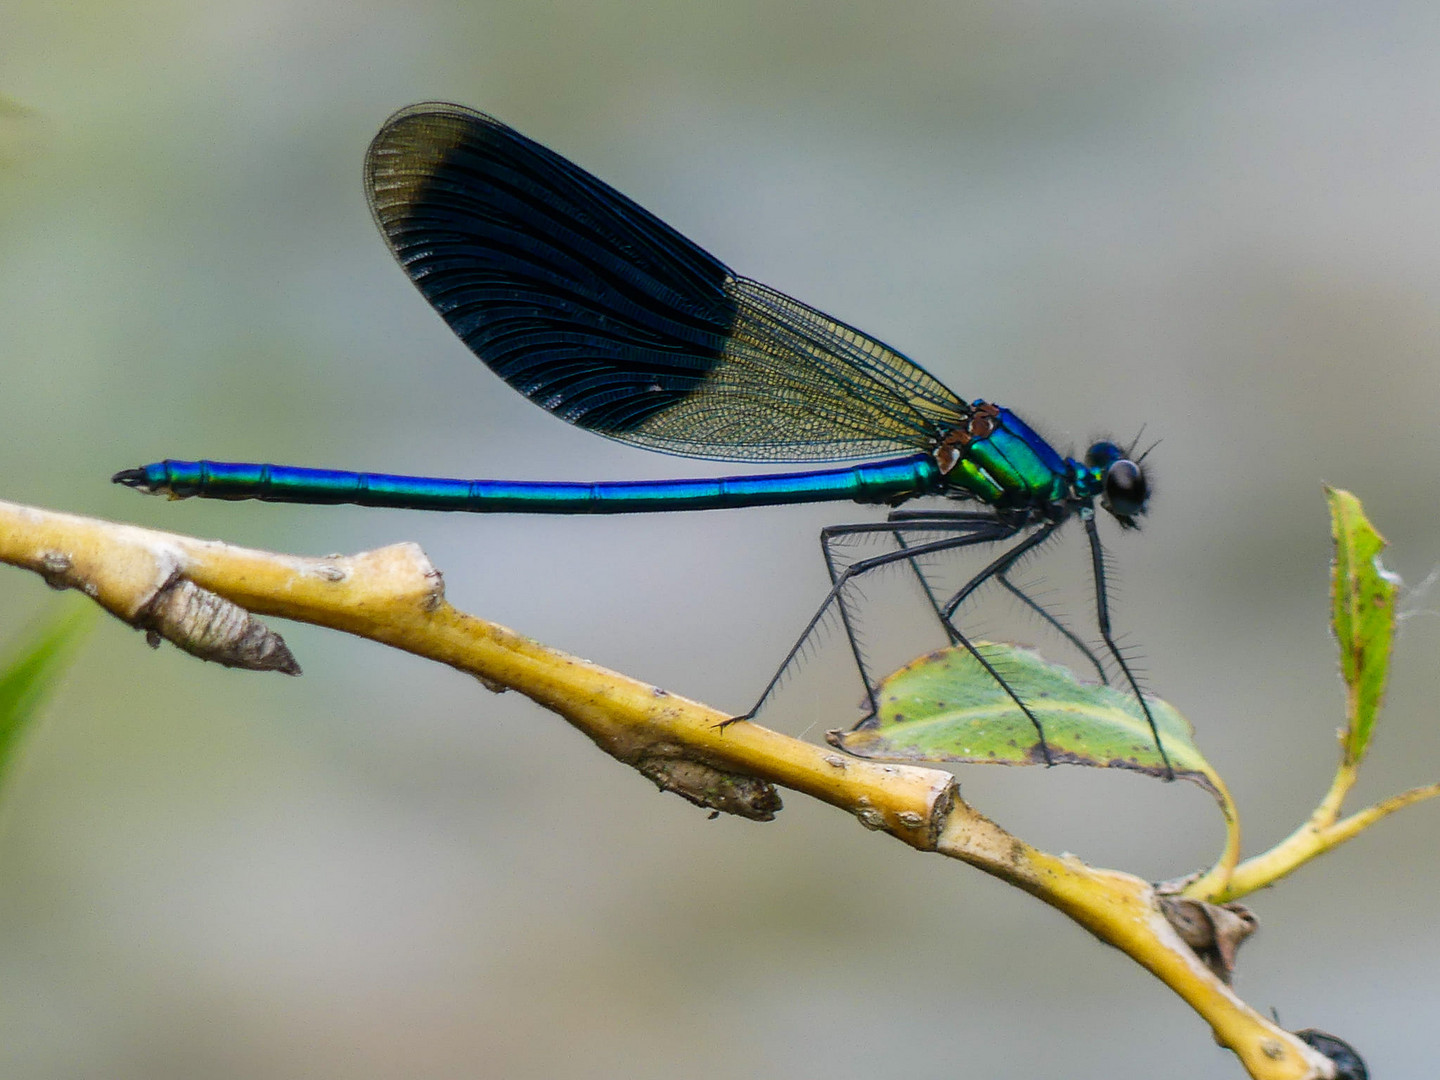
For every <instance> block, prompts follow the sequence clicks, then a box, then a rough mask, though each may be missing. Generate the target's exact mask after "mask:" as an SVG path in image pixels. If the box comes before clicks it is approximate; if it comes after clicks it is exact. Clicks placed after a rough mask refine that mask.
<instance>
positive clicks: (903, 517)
mask: <svg viewBox="0 0 1440 1080" xmlns="http://www.w3.org/2000/svg"><path fill="white" fill-rule="evenodd" d="M973 514H975V511H963V510H962V511H949V512H948V514H947V512H946V511H934V510H931V511H926V510H919V511H916V510H897V511H895V512H894V513H893V514H891V515H890V520H891V521H918V520H947V519H949V517H950V516H952V515H973ZM986 516H987V517H988V515H986ZM895 542H896V544H898V545H899V546H900V547H902V548H903V547H905V546H906V543H905V537H904V536H903V535H902V534H901V533H900V532H899V531H898V530H896V532H895ZM910 565H911V567H912V568H913V569H914V571H915V576H916V577H917V578H919V579H920V585H921V588H923V589H924V590H925V596H926V598H927V599H928V600H929V601H930V606H931V608H932V609H933V610H934V612H935V616H936V618H938V619H939V620H940V626H941V628H942V629H943V630H944V631H945V635H946V636H947V637H948V638H949V639H950V644H952V645H959V644H960V641H959V639H958V637H957V636H956V633H955V627H954V626H952V625H951V623H950V620H949V619H947V618H946V617H945V613H944V612H943V611H942V610H941V609H940V601H939V599H938V598H937V597H936V595H935V590H934V589H933V588H932V587H931V585H930V580H929V578H927V577H926V576H925V572H924V571H923V570H921V568H920V563H919V560H918V559H912V560H911V561H910ZM1009 575H1010V571H1009V570H1008V569H1007V570H1002V571H1000V572H999V573H997V574H996V575H995V577H996V578H998V579H999V581H1000V584H1001V585H1003V586H1004V587H1005V588H1006V589H1007V590H1008V591H1009V592H1010V594H1011V595H1012V596H1014V597H1015V598H1016V599H1017V600H1019V601H1020V602H1021V603H1022V604H1024V605H1025V606H1026V607H1028V608H1029V609H1030V610H1031V611H1033V612H1034V613H1035V614H1036V615H1038V616H1040V618H1042V619H1044V620H1045V622H1046V623H1048V624H1049V625H1050V627H1051V628H1052V629H1053V630H1054V631H1055V632H1056V633H1057V634H1059V635H1060V636H1061V637H1063V638H1064V639H1065V640H1066V641H1068V642H1070V644H1071V645H1073V646H1075V648H1076V649H1077V650H1078V651H1079V652H1080V654H1081V655H1082V656H1084V657H1085V659H1086V660H1088V661H1090V664H1091V666H1092V667H1094V668H1095V673H1096V675H1098V676H1099V678H1100V682H1101V683H1103V684H1105V685H1107V686H1108V685H1109V683H1110V677H1109V675H1108V674H1107V673H1106V671H1105V665H1104V664H1102V663H1100V659H1099V657H1097V656H1096V655H1095V652H1094V650H1092V649H1091V648H1090V646H1089V645H1087V644H1085V642H1084V641H1082V640H1081V639H1080V637H1079V636H1078V635H1077V634H1076V633H1075V632H1074V631H1073V630H1071V629H1070V628H1069V627H1068V626H1066V625H1065V624H1064V623H1063V622H1061V621H1060V619H1059V618H1057V617H1056V616H1055V614H1054V613H1053V612H1051V611H1050V610H1048V609H1047V608H1046V607H1045V606H1044V605H1043V604H1041V603H1040V602H1039V601H1038V600H1036V599H1035V598H1034V597H1033V596H1031V595H1030V594H1029V593H1027V592H1026V591H1025V590H1024V589H1022V588H1020V586H1018V585H1016V584H1015V583H1014V582H1013V581H1011V580H1010V576H1009ZM831 578H832V580H833V578H834V574H833V573H832V574H831ZM982 580H983V579H982Z"/></svg>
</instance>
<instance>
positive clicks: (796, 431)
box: [365, 103, 969, 461]
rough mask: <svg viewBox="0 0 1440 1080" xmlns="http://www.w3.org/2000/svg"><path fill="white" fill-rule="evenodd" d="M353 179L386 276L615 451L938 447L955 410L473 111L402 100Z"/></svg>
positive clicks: (738, 456) (772, 453) (911, 375)
mask: <svg viewBox="0 0 1440 1080" xmlns="http://www.w3.org/2000/svg"><path fill="white" fill-rule="evenodd" d="M365 182H366V189H367V191H368V193H369V198H370V206H371V209H372V210H373V211H374V214H375V220H376V222H377V223H378V224H379V226H380V230H381V232H382V233H383V234H384V235H385V238H386V240H387V242H388V243H389V245H390V248H391V250H392V251H393V252H394V253H395V257H396V259H397V260H398V261H399V262H400V265H401V266H403V267H404V268H405V272H406V273H408V274H409V275H410V278H411V280H413V281H414V282H415V284H416V285H417V286H418V287H419V289H420V291H421V292H422V293H423V294H424V296H425V298H426V299H427V300H429V301H430V303H431V304H432V305H433V306H434V308H435V310H436V311H438V312H439V313H440V314H441V315H442V316H443V317H444V318H445V321H446V322H448V323H449V324H450V326H451V328H452V329H453V330H454V331H455V333H456V334H458V335H459V336H460V338H461V339H462V340H463V341H464V342H465V344H466V345H468V346H469V347H470V348H471V350H473V351H474V352H475V354H476V355H477V356H479V357H480V358H481V359H482V360H484V361H485V363H486V364H488V365H489V366H490V367H491V369H493V370H494V371H495V372H496V374H498V375H500V377H501V378H503V379H504V380H505V381H506V382H508V383H509V384H510V385H511V386H513V387H515V389H517V390H519V391H520V392H521V393H522V394H524V395H525V396H526V397H528V398H530V399H531V400H532V401H534V402H535V403H536V404H538V405H540V406H542V407H543V408H545V409H548V410H549V411H550V412H553V413H554V414H555V415H556V416H559V417H560V418H561V419H563V420H566V421H569V422H570V423H572V424H577V425H579V426H580V427H583V428H586V429H589V430H591V431H596V432H599V433H600V434H602V435H608V436H610V437H611V438H615V439H619V440H622V441H624V442H629V443H634V444H637V445H640V446H644V447H647V448H650V449H654V450H661V451H666V452H668V453H674V454H685V455H689V456H693V457H705V458H714V459H722V460H732V461H779V460H840V459H846V458H858V457H868V456H874V455H877V454H881V453H891V452H895V451H906V452H908V451H912V450H915V449H917V448H922V449H928V448H930V447H933V446H934V445H935V443H936V441H938V439H939V438H940V437H941V436H942V435H943V434H944V433H945V431H946V430H948V429H949V428H951V427H953V426H954V425H955V424H957V423H958V422H960V420H961V419H962V418H963V417H964V416H966V415H968V412H969V410H968V408H967V406H966V405H965V404H964V402H962V401H961V400H960V399H959V398H957V397H956V396H955V395H954V394H953V393H951V392H950V391H949V390H948V389H946V387H945V386H944V385H943V384H941V383H940V382H939V381H938V380H936V379H934V378H933V377H932V376H930V375H929V374H928V373H927V372H925V371H924V370H923V369H922V368H920V367H919V366H918V365H916V364H914V363H912V362H911V361H910V360H907V359H906V358H905V357H903V356H901V355H900V354H899V353H897V352H895V351H894V350H893V349H890V348H888V347H887V346H885V345H883V344H881V343H880V342H878V341H875V340H873V339H872V338H868V337H866V336H865V335H864V334H861V333H860V332H859V331H857V330H855V329H853V328H852V327H849V326H846V325H845V324H843V323H839V322H836V321H835V320H833V319H831V318H829V317H828V316H826V315H824V314H822V313H821V312H818V311H816V310H814V309H813V308H810V307H807V306H806V305H804V304H801V303H800V302H799V301H796V300H792V299H791V298H789V297H788V296H785V295H784V294H782V293H778V292H775V291H774V290H772V289H768V288H766V287H765V286H763V285H761V284H759V283H758V282H754V281H750V280H748V279H746V278H742V277H738V276H737V275H735V274H733V273H732V272H731V271H730V270H729V268H727V267H726V266H725V265H724V264H723V263H721V262H720V261H719V260H718V259H716V258H715V257H714V256H712V255H710V254H708V253H707V252H705V251H704V250H702V249H701V248H699V247H697V246H696V245H695V244H693V243H691V242H690V241H689V240H687V239H686V238H685V237H683V236H681V235H680V234H679V233H678V232H676V231H675V230H674V229H672V228H670V227H669V226H668V225H666V224H665V223H664V222H662V221H661V220H660V219H659V218H657V217H655V216H654V215H653V214H650V213H649V212H647V211H646V210H644V209H642V208H641V207H639V206H637V205H636V204H635V203H634V202H632V201H630V200H629V199H627V198H626V197H625V196H624V195H621V194H620V193H619V192H618V191H616V190H615V189H614V188H611V187H610V186H608V185H607V184H604V183H602V182H601V181H599V180H597V179H596V178H595V177H593V176H591V175H590V174H589V173H587V172H586V171H585V170H583V169H581V168H580V167H579V166H577V165H575V164H573V163H572V162H570V161H567V160H566V159H565V158H563V157H561V156H560V155H559V154H556V153H554V152H553V151H550V150H547V149H546V148H545V147H543V146H541V145H540V144H538V143H536V142H533V141H531V140H530V139H527V138H526V137H525V136H523V135H521V134H520V133H518V132H516V131H514V130H512V129H511V128H509V127H506V126H505V125H504V124H502V123H500V122H499V121H498V120H494V119H492V118H490V117H488V116H485V115H483V114H481V113H477V112H473V111H471V110H469V109H464V108H461V107H459V106H456V105H446V104H435V103H430V104H424V105H415V106H411V107H410V108H408V109H404V110H402V111H401V112H399V113H396V114H395V116H393V117H391V118H390V120H388V121H387V122H386V123H385V126H384V127H383V128H381V130H380V133H379V134H378V135H376V137H375V140H374V142H372V143H371V145H370V150H369V153H368V154H367V156H366V161H365Z"/></svg>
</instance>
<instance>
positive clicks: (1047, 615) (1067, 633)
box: [995, 570, 1110, 686]
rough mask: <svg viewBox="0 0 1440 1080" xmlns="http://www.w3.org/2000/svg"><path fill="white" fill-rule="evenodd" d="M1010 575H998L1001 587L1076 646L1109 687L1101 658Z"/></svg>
mask: <svg viewBox="0 0 1440 1080" xmlns="http://www.w3.org/2000/svg"><path fill="white" fill-rule="evenodd" d="M1009 574H1010V571H1008V570H1002V571H1001V572H1000V573H998V574H996V575H995V577H996V579H997V580H998V581H999V582H1000V584H1001V585H1004V586H1005V588H1007V589H1009V590H1010V593H1011V595H1012V596H1014V597H1015V598H1016V599H1018V600H1019V601H1020V602H1021V603H1022V604H1024V605H1025V606H1026V607H1028V608H1029V609H1030V610H1031V611H1033V612H1035V614H1036V615H1039V616H1040V618H1042V619H1044V620H1045V621H1046V622H1047V623H1049V624H1050V627H1051V629H1053V630H1055V631H1056V632H1057V633H1058V634H1060V635H1061V636H1062V637H1063V638H1065V640H1066V641H1068V642H1070V644H1071V645H1074V646H1075V648H1077V649H1079V650H1080V652H1081V654H1083V655H1084V657H1085V659H1086V660H1089V661H1090V663H1091V664H1092V665H1093V666H1094V668H1095V672H1096V674H1098V675H1099V676H1100V681H1101V682H1102V683H1103V684H1105V685H1106V686H1109V685H1110V677H1109V676H1108V675H1106V673H1105V665H1104V664H1102V663H1100V658H1099V657H1098V656H1096V655H1095V653H1094V652H1093V651H1092V650H1091V648H1090V646H1088V645H1086V644H1085V642H1083V641H1081V640H1080V638H1079V636H1078V635H1077V634H1076V633H1075V632H1074V631H1073V630H1071V629H1070V628H1069V627H1068V626H1066V625H1065V624H1064V623H1062V622H1061V621H1060V620H1059V619H1058V618H1056V616H1055V615H1054V614H1053V613H1052V612H1050V611H1048V610H1047V609H1046V608H1045V606H1044V605H1042V604H1041V603H1040V602H1039V601H1038V600H1036V599H1035V598H1034V597H1033V596H1031V595H1030V594H1029V593H1027V592H1025V590H1024V589H1022V588H1020V586H1018V585H1016V584H1015V583H1014V582H1013V581H1011V580H1010V577H1009Z"/></svg>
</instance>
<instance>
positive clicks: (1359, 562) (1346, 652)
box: [1325, 487, 1400, 766]
mask: <svg viewBox="0 0 1440 1080" xmlns="http://www.w3.org/2000/svg"><path fill="white" fill-rule="evenodd" d="M1325 498H1326V500H1327V501H1328V502H1329V504H1330V534H1331V536H1332V537H1333V538H1334V540H1335V562H1334V564H1333V565H1332V567H1331V571H1330V588H1331V601H1332V604H1333V610H1332V613H1331V625H1332V627H1333V628H1334V630H1335V640H1336V641H1337V642H1338V643H1339V645H1340V673H1341V674H1342V675H1343V676H1344V677H1345V688H1346V709H1345V715H1346V728H1345V734H1344V736H1343V741H1344V751H1345V764H1346V765H1352V766H1353V765H1358V764H1360V759H1361V758H1363V757H1364V756H1365V751H1366V749H1367V748H1368V747H1369V745H1370V736H1371V734H1372V733H1373V732H1374V729H1375V718H1376V716H1377V715H1378V714H1379V712H1380V703H1381V702H1382V701H1383V700H1384V698H1385V678H1386V674H1387V672H1388V670H1389V667H1390V646H1391V644H1392V643H1393V641H1394V638H1395V597H1396V594H1397V593H1398V592H1399V591H1400V579H1399V578H1398V577H1396V576H1395V575H1394V574H1392V573H1391V572H1390V571H1389V570H1386V569H1385V567H1384V565H1383V564H1382V563H1381V562H1380V552H1382V551H1383V550H1385V538H1384V537H1383V536H1381V535H1380V534H1379V533H1378V532H1376V531H1375V527H1374V526H1373V525H1371V524H1370V521H1369V519H1368V518H1366V517H1365V509H1364V507H1362V506H1361V505H1360V500H1359V499H1357V498H1355V496H1354V495H1352V494H1350V492H1348V491H1342V490H1340V489H1339V488H1331V487H1327V488H1326V489H1325Z"/></svg>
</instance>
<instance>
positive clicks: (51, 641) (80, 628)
mask: <svg viewBox="0 0 1440 1080" xmlns="http://www.w3.org/2000/svg"><path fill="white" fill-rule="evenodd" d="M94 618H95V607H94V605H93V604H90V603H87V602H77V603H73V604H66V610H64V611H63V612H62V613H61V614H60V615H58V616H57V617H55V618H53V619H51V620H50V621H49V622H48V623H47V624H45V625H44V626H42V627H41V628H40V630H39V631H37V632H36V633H34V634H32V635H31V636H30V637H29V638H27V639H26V640H25V641H23V642H22V643H21V644H20V645H19V647H18V648H16V649H15V650H13V651H12V652H11V653H10V655H9V657H8V658H7V660H6V661H5V662H4V663H3V664H0V773H3V771H4V770H6V769H8V768H9V766H10V763H11V759H12V758H13V756H14V754H15V748H16V746H17V745H19V742H20V736H21V735H22V734H24V732H25V730H26V728H27V726H28V724H29V722H30V721H31V720H32V719H33V718H34V716H35V714H36V713H37V712H38V711H39V708H40V705H41V704H42V703H43V702H44V700H45V698H46V696H47V695H48V694H49V693H50V691H51V690H52V689H53V688H54V686H55V684H56V682H57V681H58V680H59V677H60V673H61V672H62V671H63V670H64V668H65V666H66V664H68V663H69V661H70V658H71V656H72V655H73V653H74V651H75V648H76V646H78V645H79V643H80V639H81V638H82V637H83V636H84V635H85V632H86V631H87V630H89V628H90V626H91V624H92V623H93V621H94Z"/></svg>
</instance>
